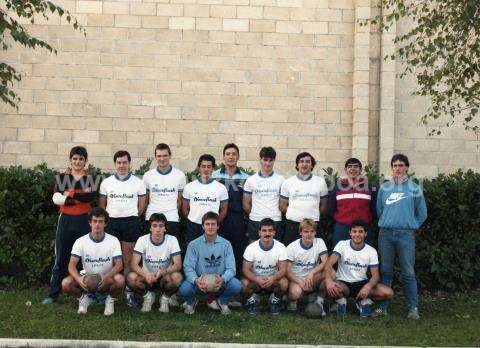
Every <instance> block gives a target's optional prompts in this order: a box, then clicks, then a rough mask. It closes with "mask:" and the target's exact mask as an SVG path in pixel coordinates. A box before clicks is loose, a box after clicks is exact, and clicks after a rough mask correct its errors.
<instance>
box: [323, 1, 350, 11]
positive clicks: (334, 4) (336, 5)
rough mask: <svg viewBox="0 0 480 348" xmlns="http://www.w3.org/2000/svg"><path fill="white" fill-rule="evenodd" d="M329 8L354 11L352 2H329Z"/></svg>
mask: <svg viewBox="0 0 480 348" xmlns="http://www.w3.org/2000/svg"><path fill="white" fill-rule="evenodd" d="M328 7H330V8H339V9H342V10H343V9H345V10H353V9H354V3H353V1H351V0H329V3H328Z"/></svg>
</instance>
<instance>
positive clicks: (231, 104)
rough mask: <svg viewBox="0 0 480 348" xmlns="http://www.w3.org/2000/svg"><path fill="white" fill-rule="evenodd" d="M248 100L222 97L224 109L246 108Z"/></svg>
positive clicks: (238, 97)
mask: <svg viewBox="0 0 480 348" xmlns="http://www.w3.org/2000/svg"><path fill="white" fill-rule="evenodd" d="M247 105H248V99H247V97H245V96H224V97H223V106H224V107H225V108H246V107H247Z"/></svg>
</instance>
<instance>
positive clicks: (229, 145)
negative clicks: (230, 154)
mask: <svg viewBox="0 0 480 348" xmlns="http://www.w3.org/2000/svg"><path fill="white" fill-rule="evenodd" d="M228 149H235V150H237V153H238V154H240V150H239V149H238V146H237V145H235V144H234V143H228V144H226V145H225V146H224V147H223V154H224V155H225V151H227V150H228Z"/></svg>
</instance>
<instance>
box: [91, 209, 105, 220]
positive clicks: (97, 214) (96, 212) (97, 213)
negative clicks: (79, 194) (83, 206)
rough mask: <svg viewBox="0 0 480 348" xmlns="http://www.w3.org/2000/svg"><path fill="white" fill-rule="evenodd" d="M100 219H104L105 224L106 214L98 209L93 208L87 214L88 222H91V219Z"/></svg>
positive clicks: (103, 210)
mask: <svg viewBox="0 0 480 348" xmlns="http://www.w3.org/2000/svg"><path fill="white" fill-rule="evenodd" d="M94 216H95V217H101V216H103V218H104V219H105V222H108V213H107V211H106V210H105V209H103V208H100V207H94V208H93V209H92V211H90V214H88V221H92V218H93V217H94Z"/></svg>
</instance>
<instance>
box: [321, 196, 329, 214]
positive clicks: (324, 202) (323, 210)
mask: <svg viewBox="0 0 480 348" xmlns="http://www.w3.org/2000/svg"><path fill="white" fill-rule="evenodd" d="M319 209H320V215H322V216H323V215H325V214H326V213H327V209H328V199H327V198H322V199H320V207H319Z"/></svg>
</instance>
